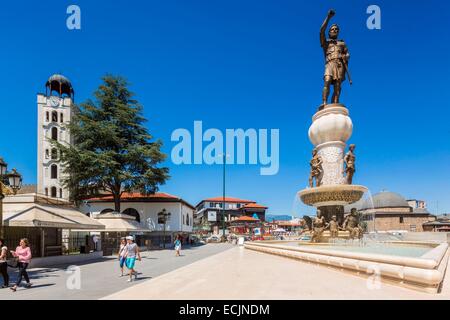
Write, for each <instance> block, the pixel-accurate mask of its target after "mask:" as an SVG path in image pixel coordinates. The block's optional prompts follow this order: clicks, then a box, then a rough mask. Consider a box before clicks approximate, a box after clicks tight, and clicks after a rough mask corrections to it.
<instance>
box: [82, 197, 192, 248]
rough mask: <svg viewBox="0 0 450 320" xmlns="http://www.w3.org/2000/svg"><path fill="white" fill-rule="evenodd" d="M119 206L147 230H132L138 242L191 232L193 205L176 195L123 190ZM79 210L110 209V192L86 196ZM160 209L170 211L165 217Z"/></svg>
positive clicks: (159, 242) (166, 240)
mask: <svg viewBox="0 0 450 320" xmlns="http://www.w3.org/2000/svg"><path fill="white" fill-rule="evenodd" d="M120 206H121V212H120V213H121V214H123V215H128V216H132V217H134V218H135V220H136V222H137V223H139V225H140V226H141V227H142V229H148V230H149V232H146V233H139V234H135V235H136V236H137V238H138V240H139V241H138V242H140V245H147V246H149V247H155V246H156V247H158V246H161V245H162V244H163V243H166V244H168V243H172V242H173V241H174V240H175V239H174V238H175V237H176V236H177V235H181V236H182V237H183V238H184V239H185V240H187V239H188V238H189V235H190V234H191V233H192V228H193V224H194V211H195V208H194V207H193V206H192V205H191V204H189V203H188V202H186V201H185V200H183V199H182V198H180V197H177V196H174V195H171V194H168V193H162V192H160V193H156V194H152V195H143V194H140V193H123V194H122V197H121V205H120ZM80 210H81V211H82V212H84V213H85V214H88V215H90V216H91V217H96V216H98V215H102V214H107V213H111V212H114V201H113V198H112V196H111V195H106V196H100V197H96V198H91V199H86V200H85V201H83V203H82V204H81V205H80ZM163 210H164V212H165V213H166V214H168V213H170V215H169V216H167V219H166V220H165V219H164V218H163V217H162V215H161V213H162V212H163ZM164 222H165V223H164ZM146 241H147V243H146Z"/></svg>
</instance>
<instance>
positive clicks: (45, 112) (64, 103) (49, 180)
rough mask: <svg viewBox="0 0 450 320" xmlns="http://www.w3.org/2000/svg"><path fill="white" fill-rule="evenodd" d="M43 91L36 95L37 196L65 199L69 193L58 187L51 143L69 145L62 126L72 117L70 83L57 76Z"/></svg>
mask: <svg viewBox="0 0 450 320" xmlns="http://www.w3.org/2000/svg"><path fill="white" fill-rule="evenodd" d="M45 89H46V93H45V95H44V94H41V93H40V94H38V95H37V107H38V112H37V114H38V134H37V137H38V141H37V145H38V148H37V173H38V176H37V182H38V183H37V193H38V194H42V195H46V196H49V197H52V198H63V199H68V198H69V192H68V191H67V190H66V189H64V188H63V186H62V184H61V181H62V171H63V170H62V168H61V166H60V165H59V164H58V163H57V159H58V152H57V150H56V148H55V147H54V146H53V145H52V144H51V140H56V141H59V142H60V143H67V144H68V143H71V138H70V134H69V132H68V131H67V129H66V128H65V127H64V125H65V124H67V123H69V122H70V121H71V118H72V104H73V97H74V91H73V88H72V84H71V83H70V81H69V80H68V79H67V78H66V77H64V76H62V75H58V74H55V75H53V76H51V77H50V78H49V79H48V81H47V83H46V84H45Z"/></svg>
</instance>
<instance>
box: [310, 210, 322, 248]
mask: <svg viewBox="0 0 450 320" xmlns="http://www.w3.org/2000/svg"><path fill="white" fill-rule="evenodd" d="M324 231H325V217H324V216H321V215H320V210H317V217H315V218H314V222H313V232H312V236H311V242H320V240H321V239H322V234H323V232H324Z"/></svg>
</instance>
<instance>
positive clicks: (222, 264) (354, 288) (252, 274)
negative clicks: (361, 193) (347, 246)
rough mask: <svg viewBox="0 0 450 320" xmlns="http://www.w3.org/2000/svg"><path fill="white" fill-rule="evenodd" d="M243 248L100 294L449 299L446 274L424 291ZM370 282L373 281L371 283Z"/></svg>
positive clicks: (130, 296)
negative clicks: (434, 288) (439, 285)
mask: <svg viewBox="0 0 450 320" xmlns="http://www.w3.org/2000/svg"><path fill="white" fill-rule="evenodd" d="M367 283H368V281H367V279H366V278H363V277H360V276H356V275H354V274H349V273H344V272H341V271H338V270H336V269H332V268H327V267H325V266H319V265H314V264H309V263H306V262H301V261H297V260H293V259H289V258H284V257H279V256H274V255H269V254H264V253H260V252H256V251H251V250H248V249H245V248H243V247H233V248H232V249H230V250H227V251H224V252H222V253H220V254H217V255H214V256H211V257H209V258H207V259H203V260H200V261H197V262H196V263H193V264H191V265H189V266H185V267H182V268H180V269H177V270H175V271H173V272H169V273H166V274H164V275H162V276H160V277H158V278H155V279H151V280H150V281H145V282H142V283H141V284H139V285H136V286H133V287H131V288H129V289H125V290H123V291H120V292H117V293H115V294H113V295H110V296H107V297H105V299H120V300H122V299H150V300H157V299H202V300H203V299H204V300H208V299H220V300H222V299H223V300H241V299H243V300H245V299H252V300H260V299H345V300H348V299H450V279H449V276H448V275H447V277H446V279H445V282H444V287H443V291H442V293H441V294H427V293H422V292H418V291H413V290H410V289H406V288H402V287H398V286H393V285H389V284H384V283H382V284H381V287H380V288H373V289H369V288H368V284H367ZM372 287H374V286H372Z"/></svg>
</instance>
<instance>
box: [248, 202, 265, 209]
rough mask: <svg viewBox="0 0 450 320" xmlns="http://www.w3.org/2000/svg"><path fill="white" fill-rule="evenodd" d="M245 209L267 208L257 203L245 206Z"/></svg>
mask: <svg viewBox="0 0 450 320" xmlns="http://www.w3.org/2000/svg"><path fill="white" fill-rule="evenodd" d="M243 208H244V209H246V208H253V209H267V207H266V206H263V205H262V204H257V203H248V204H246V205H245V206H243Z"/></svg>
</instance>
